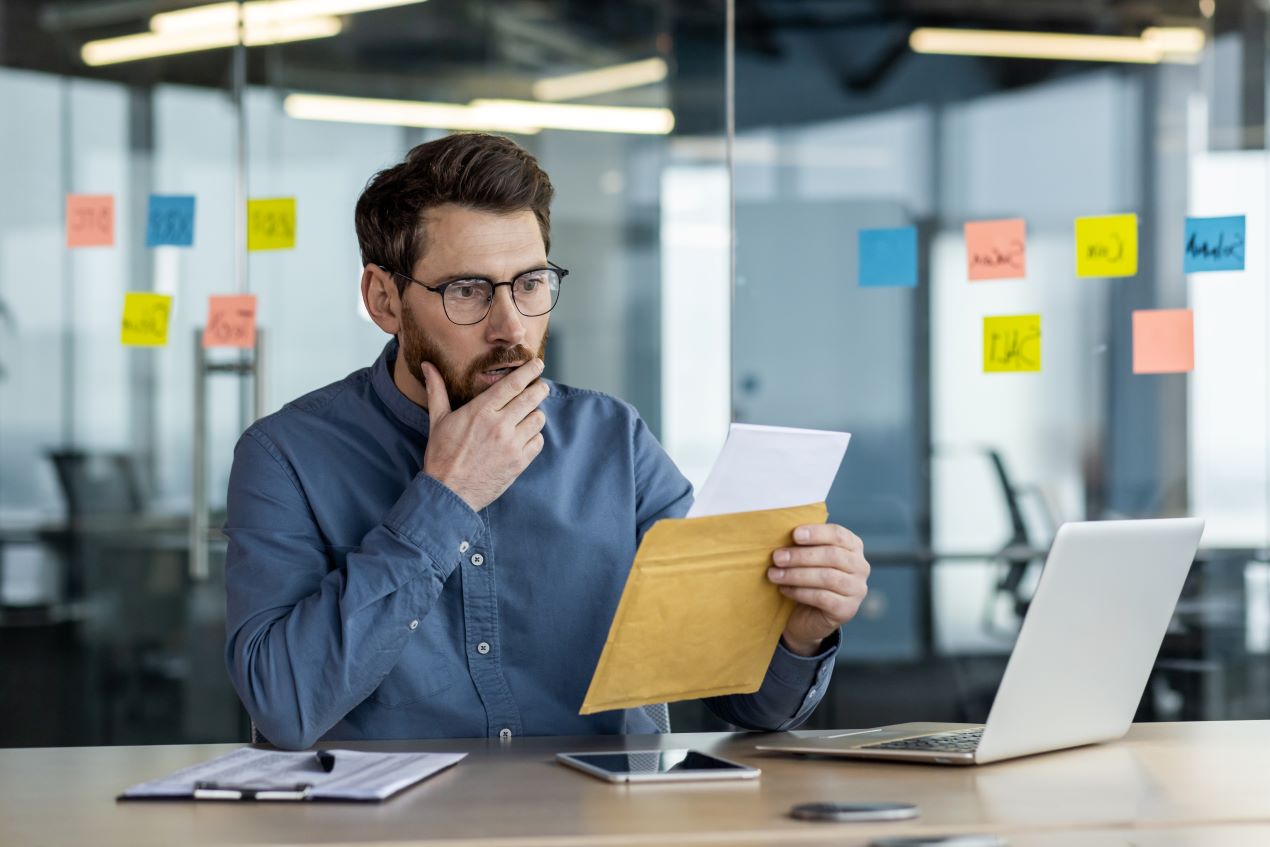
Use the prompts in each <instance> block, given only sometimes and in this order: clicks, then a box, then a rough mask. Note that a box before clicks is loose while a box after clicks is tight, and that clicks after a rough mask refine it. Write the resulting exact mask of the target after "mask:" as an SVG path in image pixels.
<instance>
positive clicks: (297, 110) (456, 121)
mask: <svg viewBox="0 0 1270 847" xmlns="http://www.w3.org/2000/svg"><path fill="white" fill-rule="evenodd" d="M282 109H283V111H284V112H286V113H287V115H289V116H290V117H293V118H300V119H303V120H311V121H339V122H343V123H355V124H386V125H388V126H417V127H426V128H430V129H481V130H489V131H493V132H514V133H519V134H521V135H535V134H536V133H537V132H538V131H539V129H538V127H536V126H529V125H525V124H516V123H500V122H498V121H495V120H491V119H490V118H489V117H488V116H484V117H483V116H480V115H477V114H476V113H474V112H473V111H472V110H471V109H470V108H468V107H467V106H464V105H462V104H459V103H426V102H421V101H413V100H375V99H371V98H367V97H336V96H333V95H327V94H288V95H287V96H286V97H285V98H284V99H283V101H282Z"/></svg>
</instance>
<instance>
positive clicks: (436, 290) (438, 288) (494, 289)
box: [377, 259, 569, 326]
mask: <svg viewBox="0 0 1270 847" xmlns="http://www.w3.org/2000/svg"><path fill="white" fill-rule="evenodd" d="M377 267H378V268H379V269H380V270H381V271H383V272H384V273H390V274H392V275H393V276H399V277H401V278H402V279H406V280H409V281H410V282H413V283H414V284H415V285H417V286H419V287H420V288H422V289H423V290H424V291H431V292H432V293H433V294H439V295H440V296H441V308H442V310H443V311H445V316H446V317H447V318H449V320H450V323H452V324H455V325H456V326H475V325H476V324H478V323H480V322H481V321H483V320H485V319H486V318H488V317H489V313H490V310H491V309H492V308H493V307H494V295H496V294H498V289H499V288H501V287H502V286H504V285H506V286H507V287H508V288H511V287H512V286H514V285H515V284H516V280H515V279H513V280H510V281H508V282H494V281H493V280H492V279H486V278H485V277H483V276H465V277H462V278H460V279H452V280H450V281H449V282H443V283H441V284H440V285H435V286H434V285H428V284H427V283H426V282H423V281H421V280H417V279H415V278H414V277H412V276H410V275H409V274H403V273H402V272H401V271H394V270H391V269H390V268H386V267H384V266H383V265H377ZM538 271H555V272H556V274H557V275H558V276H559V278H560V279H559V289H558V290H557V291H556V299H555V300H554V301H553V302H552V304H551V309H548V310H547V311H546V312H539V313H538V314H536V315H526V314H525V311H524V310H523V309H521V308H520V304H519V303H517V302H516V292H515V290H514V289H513V291H512V305H513V306H515V307H516V311H518V312H520V313H521V314H522V315H524V316H525V317H527V318H540V317H542V316H543V315H545V314H547V313H549V312H550V311H551V310H552V309H554V308H556V304H557V303H559V302H560V291H562V290H564V278H565V277H567V276H568V275H569V271H568V270H567V269H566V268H562V267H560V266H559V265H557V264H556V263H555V262H553V261H551V260H550V259H548V260H547V267H544V268H530V269H529V270H527V271H521V272H520V273H518V274H516V279H520V278H521V277H522V276H524V275H525V274H531V273H536V272H538ZM461 282H462V283H472V282H484V283H487V284H488V285H489V286H490V292H489V300H487V301H486V302H485V313H484V314H482V315H481V316H480V317H479V318H477V319H476V320H474V321H469V322H467V323H459V322H458V321H456V320H455V319H454V318H452V317H450V312H449V310H448V309H446V308H445V290H446V289H447V288H449V287H450V286H451V285H457V284H458V283H461Z"/></svg>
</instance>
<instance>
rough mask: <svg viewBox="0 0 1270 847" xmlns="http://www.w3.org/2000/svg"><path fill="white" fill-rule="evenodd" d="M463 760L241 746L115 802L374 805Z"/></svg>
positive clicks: (142, 786) (445, 755) (433, 755)
mask: <svg viewBox="0 0 1270 847" xmlns="http://www.w3.org/2000/svg"><path fill="white" fill-rule="evenodd" d="M465 755H466V754H465V753H363V752H359V751H356V750H329V751H326V750H324V751H322V755H320V756H319V755H315V754H314V752H313V751H309V752H306V753H290V752H282V751H278V750H258V749H256V748H254V747H243V748H240V749H238V750H234V751H232V752H230V753H226V754H225V755H223V756H219V757H217V758H215V759H212V760H211V761H210V762H200V763H199V764H197V765H192V766H190V767H188V768H183V769H182V770H179V771H177V772H176V773H174V774H171V775H170V776H166V777H163V778H162V779H156V780H152V781H150V782H143V783H141V784H140V785H134V786H133V787H132V788H129V789H128V790H127V791H125V792H124V793H123V794H121V795H119V797H118V799H119V800H173V799H182V798H184V799H193V800H353V801H361V802H375V801H379V800H386V799H388V798H389V797H391V796H392V795H394V794H396V793H397V792H398V791H401V790H402V789H403V788H406V787H408V786H411V785H414V784H415V783H416V782H419V781H421V780H424V779H427V778H428V777H430V776H432V775H433V774H435V773H437V772H438V771H442V770H444V769H445V768H448V767H450V766H451V765H453V764H455V763H456V762H458V761H459V760H460V759H462V758H463V757H464V756H465ZM323 760H325V761H323ZM328 768H329V770H328Z"/></svg>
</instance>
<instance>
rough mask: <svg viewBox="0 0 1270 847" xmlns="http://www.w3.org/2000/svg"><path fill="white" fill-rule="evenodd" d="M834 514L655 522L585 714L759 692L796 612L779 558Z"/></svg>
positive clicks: (809, 511)
mask: <svg viewBox="0 0 1270 847" xmlns="http://www.w3.org/2000/svg"><path fill="white" fill-rule="evenodd" d="M828 517H829V513H828V511H827V510H826V509H825V504H824V503H813V504H810V505H807V506H794V507H791V508H786V509H766V510H764V511H761V512H737V513H734V514H730V515H712V516H710V517H704V518H679V519H667V520H661V521H658V522H657V523H655V524H653V527H652V528H651V529H650V530H648V532H647V533H645V534H644V540H643V542H642V543H641V544H640V545H639V551H638V552H637V553H636V554H635V562H634V564H632V565H631V572H630V575H629V576H627V578H626V588H625V589H624V590H623V591H622V599H621V600H620V601H619V602H618V604H617V612H616V613H615V614H614V615H613V623H612V625H611V626H610V627H609V635H608V639H607V640H606V641H605V642H604V651H603V652H602V653H601V654H600V661H599V663H598V664H597V665H596V667H595V675H594V676H593V677H592V678H591V687H590V688H589V689H588V690H587V693H586V698H585V699H584V700H583V703H582V709H581V710H580V712H579V714H583V715H589V714H592V713H594V712H603V711H607V710H609V709H630V708H634V707H636V706H644V705H647V704H649V703H669V702H673V701H675V700H691V699H696V698H698V697H716V696H719V695H722V694H745V693H749V692H752V691H757V690H758V689H759V686H760V685H761V684H762V683H763V675H764V674H765V673H766V672H767V666H768V665H769V664H770V663H771V661H772V654H773V653H774V652H775V651H776V642H777V641H778V640H779V639H780V636H781V632H783V631H784V629H785V624H786V622H788V620H789V615H790V613H791V612H792V611H793V610H794V601H793V600H790V599H789V598H788V597H786V596H785V595H783V594H781V593H780V589H778V588H777V587H776V586H775V585H774V584H772V582H771V580H769V579H768V578H767V569H768V568H769V567H770V566H771V564H772V553H773V552H774V551H775V550H776V549H777V548H779V547H789V546H791V545H793V543H794V539H793V532H794V528H795V527H799V526H802V525H803V524H812V523H824V522H825V520H826V519H827V518H828Z"/></svg>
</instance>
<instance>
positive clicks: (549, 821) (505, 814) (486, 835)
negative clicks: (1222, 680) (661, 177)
mask: <svg viewBox="0 0 1270 847" xmlns="http://www.w3.org/2000/svg"><path fill="white" fill-rule="evenodd" d="M759 737H766V738H770V737H771V736H755V735H750V734H737V735H730V734H724V733H717V734H699V735H689V734H678V735H672V736H665V737H661V738H659V737H656V736H631V737H626V738H622V737H613V738H565V739H562V738H525V739H512V740H510V741H508V742H499V741H497V740H494V741H486V740H458V741H427V742H396V743H387V742H385V743H374V744H345V745H337V746H345V747H358V748H361V749H412V750H437V751H441V750H461V751H465V752H468V753H470V754H471V755H469V756H468V758H467V759H465V760H464V761H463V762H461V763H460V764H459V765H458V766H456V767H455V768H453V769H450V770H448V771H446V772H443V773H442V774H440V775H438V776H437V777H434V778H433V779H431V780H428V781H427V782H424V783H423V784H421V785H419V786H416V787H414V788H412V789H408V790H407V791H406V792H405V793H403V794H401V795H398V796H397V797H395V798H394V799H392V800H390V801H388V802H387V803H384V804H382V805H354V804H314V803H305V804H282V803H278V804H260V805H255V804H247V803H208V802H204V803H193V802H184V801H181V802H156V803H116V802H115V800H114V797H115V795H116V794H117V793H118V792H119V791H121V790H122V789H124V788H126V787H127V786H129V785H131V784H134V783H137V782H141V781H143V780H146V779H152V778H155V777H158V776H161V775H163V774H166V773H168V772H170V771H173V770H176V769H177V768H180V767H184V766H186V765H189V764H192V763H194V762H197V761H201V760H204V759H208V758H210V757H212V756H215V755H218V754H220V753H223V752H226V751H228V750H230V749H233V746H234V745H192V746H170V747H94V748H46V749H10V750H0V844H4V845H27V844H92V845H102V847H106V845H137V847H143V846H144V845H152V844H153V845H170V844H213V843H214V844H261V843H320V844H328V845H329V844H366V843H384V842H394V843H414V844H447V845H456V844H462V845H466V847H477V845H540V847H546V845H572V844H578V845H580V844H598V845H607V846H608V847H616V845H648V844H667V845H670V844H797V843H820V842H823V843H835V844H844V845H864V844H867V843H868V841H869V839H870V838H872V837H877V836H878V835H883V834H908V833H912V834H916V833H928V834H931V833H964V832H983V831H988V832H995V833H997V834H1000V835H1004V836H1006V837H1008V838H1009V840H1010V842H1011V844H1012V845H1021V847H1029V845H1031V846H1032V847H1058V845H1065V844H1081V845H1093V847H1100V846H1101V845H1104V844H1105V845H1126V844H1129V843H1132V844H1136V845H1141V847H1152V845H1158V847H1181V846H1182V845H1195V847H1199V845H1203V847H1224V845H1229V847H1242V845H1252V844H1258V845H1260V844H1270V722H1263V721H1259V722H1229V723H1195V724H1140V725H1137V726H1135V727H1134V728H1133V729H1132V731H1131V732H1130V733H1129V735H1128V737H1127V738H1126V739H1124V740H1123V741H1120V742H1117V743H1114V744H1109V745H1101V746H1095V747H1088V748H1083V749H1079V750H1070V751H1065V752H1060V753H1051V754H1048V755H1044V756H1037V757H1032V758H1029V759H1022V760H1017V761H1013V762H1003V763H999V764H995V765H989V766H985V767H979V768H945V767H934V766H921V765H901V764H889V763H866V762H846V761H836V760H829V759H802V758H797V757H785V756H779V755H774V754H759V753H756V752H755V751H754V749H753V746H754V744H755V742H756V739H757V738H759ZM655 746H662V747H669V746H692V747H697V748H702V749H708V750H711V751H714V752H716V753H719V754H721V755H726V756H728V757H730V758H734V759H739V760H741V761H745V762H749V763H752V764H755V765H757V766H759V767H761V768H762V769H763V776H762V777H761V778H760V779H759V780H758V781H757V782H755V783H752V784H746V783H731V784H729V783H713V784H711V783H696V784H691V783H690V784H684V785H674V786H671V785H643V786H614V785H610V784H607V783H604V782H601V781H600V780H596V779H593V778H591V777H587V776H585V775H583V774H580V773H577V772H575V771H572V770H568V769H566V768H564V767H561V766H559V765H557V764H556V763H555V762H554V760H553V756H554V753H555V752H557V751H560V750H601V749H623V748H625V749H651V748H653V747H655ZM812 800H859V801H867V800H904V801H911V802H916V803H917V804H919V806H920V807H921V810H922V817H921V819H919V820H918V821H914V822H909V823H902V824H890V825H879V824H868V825H856V824H816V823H807V822H801V821H795V820H792V819H790V818H789V817H787V816H786V812H787V811H788V809H789V807H790V806H791V805H793V804H794V803H798V802H804V801H812Z"/></svg>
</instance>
